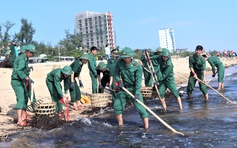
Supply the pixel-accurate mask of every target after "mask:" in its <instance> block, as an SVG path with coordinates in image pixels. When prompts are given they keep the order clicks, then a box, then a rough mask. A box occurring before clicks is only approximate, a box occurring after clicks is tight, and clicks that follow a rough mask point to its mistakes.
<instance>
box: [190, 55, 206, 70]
mask: <svg viewBox="0 0 237 148" xmlns="http://www.w3.org/2000/svg"><path fill="white" fill-rule="evenodd" d="M189 68H193V69H194V71H195V72H196V73H202V72H203V71H204V70H206V60H205V59H204V58H203V57H202V56H199V57H196V55H195V54H194V55H193V56H190V57H189Z"/></svg>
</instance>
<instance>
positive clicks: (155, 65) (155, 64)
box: [150, 53, 159, 67]
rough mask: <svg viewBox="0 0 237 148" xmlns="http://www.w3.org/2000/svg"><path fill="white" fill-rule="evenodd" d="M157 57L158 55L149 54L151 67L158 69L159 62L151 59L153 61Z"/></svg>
mask: <svg viewBox="0 0 237 148" xmlns="http://www.w3.org/2000/svg"><path fill="white" fill-rule="evenodd" d="M157 57H159V55H156V54H154V53H151V54H150V59H151V62H152V65H153V66H154V67H159V62H158V61H157V60H153V59H155V58H157Z"/></svg>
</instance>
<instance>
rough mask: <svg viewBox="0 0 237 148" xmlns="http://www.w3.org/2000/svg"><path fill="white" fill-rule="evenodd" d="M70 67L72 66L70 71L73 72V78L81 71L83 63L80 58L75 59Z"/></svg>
mask: <svg viewBox="0 0 237 148" xmlns="http://www.w3.org/2000/svg"><path fill="white" fill-rule="evenodd" d="M70 67H71V68H72V71H73V72H74V79H75V78H76V77H78V76H79V75H80V73H81V69H82V67H83V63H82V62H81V61H80V60H75V61H74V62H73V63H72V64H71V65H70Z"/></svg>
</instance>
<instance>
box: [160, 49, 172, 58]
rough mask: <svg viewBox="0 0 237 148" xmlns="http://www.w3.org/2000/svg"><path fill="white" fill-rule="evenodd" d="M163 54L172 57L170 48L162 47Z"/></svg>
mask: <svg viewBox="0 0 237 148" xmlns="http://www.w3.org/2000/svg"><path fill="white" fill-rule="evenodd" d="M161 56H165V57H170V56H171V53H170V51H169V50H168V49H166V48H162V52H161Z"/></svg>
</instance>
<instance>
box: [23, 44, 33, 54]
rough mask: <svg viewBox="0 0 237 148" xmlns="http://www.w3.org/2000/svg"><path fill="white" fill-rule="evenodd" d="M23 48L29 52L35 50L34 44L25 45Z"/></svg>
mask: <svg viewBox="0 0 237 148" xmlns="http://www.w3.org/2000/svg"><path fill="white" fill-rule="evenodd" d="M25 50H28V51H30V52H35V45H33V44H28V45H26V47H25Z"/></svg>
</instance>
